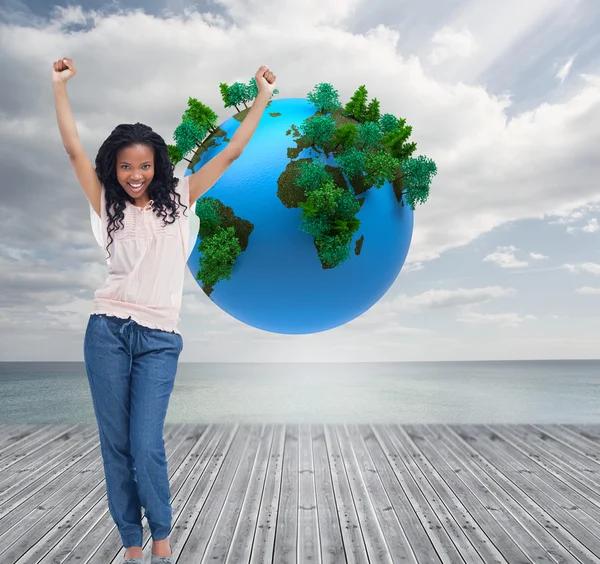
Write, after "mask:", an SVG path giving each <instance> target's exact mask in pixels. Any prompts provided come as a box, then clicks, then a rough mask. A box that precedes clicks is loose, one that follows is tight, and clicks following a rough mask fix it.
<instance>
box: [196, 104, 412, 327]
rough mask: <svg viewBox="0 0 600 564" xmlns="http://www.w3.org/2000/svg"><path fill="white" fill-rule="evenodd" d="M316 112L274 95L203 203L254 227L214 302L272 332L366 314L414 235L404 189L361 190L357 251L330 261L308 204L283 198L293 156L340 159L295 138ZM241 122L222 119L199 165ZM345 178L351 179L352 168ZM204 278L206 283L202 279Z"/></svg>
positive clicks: (213, 295) (353, 249)
mask: <svg viewBox="0 0 600 564" xmlns="http://www.w3.org/2000/svg"><path fill="white" fill-rule="evenodd" d="M316 111H317V108H315V106H314V105H312V104H311V103H310V102H309V101H308V100H307V99H304V98H286V99H277V100H272V101H271V102H270V103H269V105H268V106H267V108H266V109H265V113H264V115H263V117H262V119H261V121H260V123H259V125H258V127H257V129H256V131H255V133H254V135H253V137H252V139H251V140H250V142H249V143H248V145H247V146H246V148H245V149H244V151H243V153H242V154H241V156H240V157H239V158H238V159H237V160H236V161H234V163H233V164H232V165H231V166H230V168H229V169H228V170H227V171H226V172H225V174H224V175H223V176H222V177H221V178H220V179H219V180H218V182H217V183H216V184H215V185H214V186H213V187H212V188H211V189H210V190H209V191H208V192H206V193H205V194H204V195H203V196H202V197H201V198H200V199H199V200H198V202H197V203H196V206H198V203H200V200H201V199H202V198H214V199H217V200H219V202H220V203H221V204H222V205H223V206H226V207H228V208H231V210H230V213H233V214H234V215H235V216H236V217H237V218H238V219H240V220H242V221H245V222H249V224H251V231H250V234H249V236H248V238H247V245H246V246H245V249H243V251H242V252H241V254H239V255H238V256H237V260H236V262H235V264H234V266H233V270H232V272H231V277H230V279H229V280H227V279H220V280H219V281H218V282H216V284H215V285H214V287H213V288H211V291H210V293H208V295H209V297H210V299H211V300H212V301H213V302H214V303H215V304H216V305H217V306H218V307H219V308H221V309H222V310H223V311H225V312H226V313H228V314H229V315H231V316H233V317H234V318H235V319H237V320H239V321H241V322H243V323H245V324H247V325H250V326H252V327H255V328H257V329H262V330H264V331H269V332H273V333H282V334H308V333H317V332H321V331H326V330H328V329H333V328H335V327H338V326H340V325H343V324H345V323H348V322H349V321H351V320H353V319H355V318H356V317H358V316H360V315H361V314H362V313H364V312H365V311H367V310H368V309H369V308H371V307H372V306H373V305H374V304H375V303H377V301H378V300H380V299H381V297H382V296H383V295H384V294H385V293H386V291H387V290H388V289H389V288H390V286H391V285H392V284H393V283H394V281H395V280H396V278H397V276H398V274H399V272H400V270H401V268H402V265H403V264H404V261H405V259H406V255H407V253H408V249H409V247H410V242H411V238H412V231H413V211H412V210H411V208H410V206H409V205H408V204H406V202H405V201H404V196H403V197H402V198H403V201H402V203H400V202H398V199H397V197H396V195H395V193H394V190H393V188H392V185H391V183H390V182H389V181H386V182H385V184H384V185H383V186H382V187H381V188H376V187H375V186H372V187H370V188H368V190H366V191H365V192H363V193H361V194H359V196H356V199H359V198H364V201H363V203H362V207H361V208H360V210H359V211H358V212H357V214H356V217H357V218H358V219H359V220H360V226H359V228H358V230H357V231H356V232H355V233H354V236H353V237H354V238H353V240H352V244H351V252H350V256H349V258H348V259H347V260H345V261H343V262H341V263H340V264H338V265H337V266H335V267H333V268H324V267H323V264H322V262H321V260H320V259H319V256H318V253H317V249H316V247H315V240H314V237H313V236H312V235H310V234H307V233H305V232H303V231H302V230H301V229H300V228H299V225H300V216H301V215H302V213H303V210H302V209H301V208H300V207H287V206H286V205H284V203H283V201H282V199H281V198H280V195H278V190H279V188H280V185H281V182H280V181H281V177H282V174H283V173H284V172H285V171H286V167H289V165H290V163H291V162H292V161H294V160H301V159H307V158H310V159H319V160H321V161H322V162H324V163H326V164H327V165H331V166H334V167H335V166H339V165H336V162H335V159H334V157H333V155H331V153H330V154H328V155H326V154H324V153H323V152H317V151H315V150H314V149H313V148H311V147H304V148H302V150H301V151H299V150H298V145H297V143H296V142H295V138H294V136H293V135H290V132H291V131H294V130H295V131H297V128H298V127H299V126H300V124H301V123H302V122H303V121H304V120H305V119H307V118H310V117H311V116H313V115H314V114H315V113H316ZM239 125H240V121H239V120H238V119H236V116H234V117H231V118H229V119H228V120H226V121H225V122H224V123H223V124H222V125H220V126H219V127H220V130H222V132H221V134H220V135H219V136H215V137H214V138H213V140H212V143H211V144H210V146H209V148H208V149H207V150H205V151H204V152H203V153H202V155H201V157H200V159H199V160H198V161H197V162H195V163H193V165H192V169H193V172H196V171H197V170H198V169H200V168H201V167H202V166H203V165H204V164H206V163H207V162H208V161H209V160H210V159H211V158H213V157H214V156H215V155H216V154H218V153H219V152H220V151H222V150H223V148H224V147H225V146H226V144H227V143H228V142H229V140H230V139H231V137H232V136H233V134H234V133H235V131H236V129H237V128H238V127H239ZM294 149H296V150H295V151H294ZM192 169H190V168H188V170H187V171H186V173H185V175H186V176H187V175H188V174H192ZM344 179H345V180H346V181H347V182H348V179H347V178H346V176H345V175H344ZM348 186H350V184H349V183H348ZM196 209H198V207H196ZM246 225H248V223H246ZM201 242H202V237H201V236H200V234H199V235H198V238H197V239H196V244H195V245H194V248H193V249H192V250H191V252H190V255H189V258H188V262H187V265H188V268H189V269H190V271H191V272H192V274H193V275H194V277H195V278H196V277H197V274H198V272H199V269H200V262H199V261H200V259H201V257H202V252H201V251H200V250H199V248H198V247H199V245H200V243H201ZM196 279H197V278H196ZM198 284H199V286H201V287H202V283H201V281H200V280H198Z"/></svg>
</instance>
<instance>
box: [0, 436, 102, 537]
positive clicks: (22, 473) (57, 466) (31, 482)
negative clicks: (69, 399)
mask: <svg viewBox="0 0 600 564" xmlns="http://www.w3.org/2000/svg"><path fill="white" fill-rule="evenodd" d="M96 442H97V433H96V432H95V431H94V429H93V428H91V427H90V428H87V429H84V430H82V431H81V433H79V434H78V435H72V437H71V439H70V440H69V441H67V442H66V443H65V444H64V445H63V446H62V447H61V446H60V445H59V447H58V448H55V449H53V450H52V451H51V452H47V453H46V456H44V457H41V458H38V456H37V454H33V455H32V456H25V457H23V458H21V459H20V460H19V461H18V462H16V463H15V464H13V465H12V466H11V469H10V471H7V472H6V474H4V473H3V474H2V477H1V478H0V495H1V496H2V501H1V502H0V535H1V534H2V532H3V528H2V518H3V517H4V516H5V515H6V514H7V513H8V512H10V511H12V510H13V509H14V508H15V506H17V505H18V506H22V505H23V504H24V503H25V502H26V500H27V499H28V498H29V496H31V495H33V494H34V493H35V492H37V491H39V490H40V489H44V488H46V487H47V486H48V484H49V483H50V482H52V481H53V480H54V479H55V477H57V476H60V475H61V474H62V473H63V472H65V471H67V470H68V469H69V468H70V467H71V466H72V465H73V464H74V462H76V461H77V460H78V459H79V458H81V457H82V456H83V455H84V453H87V452H89V450H90V449H93V447H94V445H95V443H96ZM11 520H12V518H11Z"/></svg>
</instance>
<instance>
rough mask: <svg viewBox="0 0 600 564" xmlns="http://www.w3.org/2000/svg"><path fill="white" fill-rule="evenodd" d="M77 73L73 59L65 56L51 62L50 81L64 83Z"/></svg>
mask: <svg viewBox="0 0 600 564" xmlns="http://www.w3.org/2000/svg"><path fill="white" fill-rule="evenodd" d="M76 74H77V69H76V68H75V65H74V64H73V59H70V58H68V57H65V58H64V59H59V60H58V61H54V63H53V64H52V82H53V83H64V84H66V82H67V81H68V80H69V79H70V78H72V77H73V76H75V75H76Z"/></svg>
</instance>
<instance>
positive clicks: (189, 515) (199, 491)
mask: <svg viewBox="0 0 600 564" xmlns="http://www.w3.org/2000/svg"><path fill="white" fill-rule="evenodd" d="M251 431H252V428H251V427H250V426H239V425H236V426H235V430H234V432H235V436H234V437H233V441H228V443H227V450H226V451H224V452H221V454H220V456H219V455H215V456H217V457H219V458H222V460H221V461H217V464H216V466H215V465H213V466H212V467H211V469H210V472H209V473H208V475H206V476H203V478H205V479H204V480H201V481H200V482H199V483H198V485H199V487H196V488H195V489H194V491H193V493H192V495H191V496H190V497H189V498H188V500H187V501H186V503H185V506H184V507H183V509H182V513H181V515H180V519H182V518H183V520H184V522H185V523H186V524H187V525H188V526H191V530H190V531H189V532H188V533H187V538H186V540H185V544H183V545H181V544H180V543H179V542H176V544H175V549H174V550H173V547H171V548H172V550H173V555H176V557H177V558H178V559H181V561H182V562H186V561H188V562H194V563H198V564H200V563H201V562H203V557H204V553H205V551H206V548H207V546H208V543H209V541H210V538H211V536H212V535H213V533H214V528H215V526H216V523H217V520H218V518H219V514H220V512H221V508H222V507H223V504H224V503H225V498H226V496H227V492H228V490H229V488H230V486H231V483H232V481H233V478H234V475H235V472H236V471H237V467H238V466H239V463H240V461H241V460H242V457H243V455H244V452H245V450H246V447H247V445H248V441H249V439H250V435H251ZM225 461H227V463H226V464H225ZM221 467H222V471H221Z"/></svg>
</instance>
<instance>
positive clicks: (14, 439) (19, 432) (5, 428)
mask: <svg viewBox="0 0 600 564" xmlns="http://www.w3.org/2000/svg"><path fill="white" fill-rule="evenodd" d="M46 427H49V425H44V426H40V425H9V424H6V425H2V427H0V459H1V458H3V457H4V454H3V451H4V449H5V448H6V447H7V446H11V445H14V444H16V443H18V442H19V441H25V440H27V439H29V437H30V436H31V435H32V434H33V433H36V432H40V431H41V429H43V428H46Z"/></svg>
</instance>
